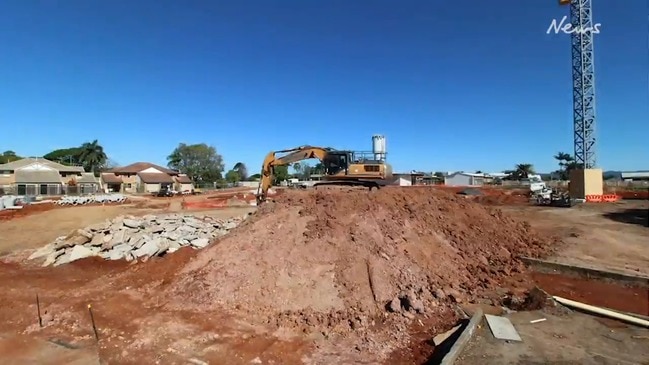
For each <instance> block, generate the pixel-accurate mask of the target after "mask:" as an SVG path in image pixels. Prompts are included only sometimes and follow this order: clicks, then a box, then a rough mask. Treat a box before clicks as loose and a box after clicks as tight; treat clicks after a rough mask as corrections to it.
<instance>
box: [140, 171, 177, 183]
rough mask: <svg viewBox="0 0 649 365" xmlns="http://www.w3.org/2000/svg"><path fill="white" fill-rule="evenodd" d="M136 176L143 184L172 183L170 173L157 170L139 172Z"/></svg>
mask: <svg viewBox="0 0 649 365" xmlns="http://www.w3.org/2000/svg"><path fill="white" fill-rule="evenodd" d="M137 176H138V177H139V178H140V180H142V182H143V183H145V184H167V183H169V184H172V183H173V182H174V179H173V178H172V177H171V176H170V175H168V174H161V173H159V172H139V173H138V174H137Z"/></svg>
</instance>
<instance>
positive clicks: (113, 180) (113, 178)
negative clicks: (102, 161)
mask: <svg viewBox="0 0 649 365" xmlns="http://www.w3.org/2000/svg"><path fill="white" fill-rule="evenodd" d="M101 179H102V180H103V181H104V182H105V183H106V184H121V183H122V182H123V181H122V177H121V176H117V175H115V174H112V173H109V172H108V173H106V172H105V173H102V174H101Z"/></svg>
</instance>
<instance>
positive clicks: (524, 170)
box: [514, 163, 534, 179]
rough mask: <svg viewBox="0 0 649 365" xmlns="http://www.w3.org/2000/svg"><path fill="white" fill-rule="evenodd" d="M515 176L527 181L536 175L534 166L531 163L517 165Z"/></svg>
mask: <svg viewBox="0 0 649 365" xmlns="http://www.w3.org/2000/svg"><path fill="white" fill-rule="evenodd" d="M514 174H516V176H518V178H521V179H526V178H528V177H529V176H530V175H532V174H534V166H533V165H532V164H529V163H521V164H518V165H516V170H515V171H514Z"/></svg>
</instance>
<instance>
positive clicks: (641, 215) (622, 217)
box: [604, 208, 649, 227]
mask: <svg viewBox="0 0 649 365" xmlns="http://www.w3.org/2000/svg"><path fill="white" fill-rule="evenodd" d="M604 217H606V218H608V219H610V220H613V221H616V222H620V223H627V224H635V225H638V226H644V227H649V208H632V209H625V210H623V211H620V212H610V213H605V214H604Z"/></svg>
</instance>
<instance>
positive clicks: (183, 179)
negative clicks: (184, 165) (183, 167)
mask: <svg viewBox="0 0 649 365" xmlns="http://www.w3.org/2000/svg"><path fill="white" fill-rule="evenodd" d="M176 181H178V182H179V183H180V184H191V183H192V179H190V178H189V176H187V175H185V174H180V175H178V176H176Z"/></svg>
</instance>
